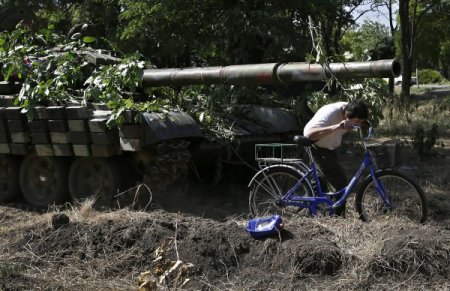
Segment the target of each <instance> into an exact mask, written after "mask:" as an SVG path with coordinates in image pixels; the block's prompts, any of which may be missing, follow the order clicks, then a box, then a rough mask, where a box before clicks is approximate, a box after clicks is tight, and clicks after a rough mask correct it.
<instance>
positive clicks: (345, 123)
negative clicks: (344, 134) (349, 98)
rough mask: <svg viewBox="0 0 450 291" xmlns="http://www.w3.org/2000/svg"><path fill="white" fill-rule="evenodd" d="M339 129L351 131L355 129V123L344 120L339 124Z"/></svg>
mask: <svg viewBox="0 0 450 291" xmlns="http://www.w3.org/2000/svg"><path fill="white" fill-rule="evenodd" d="M339 128H341V129H345V130H350V129H352V128H353V122H352V121H351V120H349V119H346V120H342V121H341V122H340V123H339Z"/></svg>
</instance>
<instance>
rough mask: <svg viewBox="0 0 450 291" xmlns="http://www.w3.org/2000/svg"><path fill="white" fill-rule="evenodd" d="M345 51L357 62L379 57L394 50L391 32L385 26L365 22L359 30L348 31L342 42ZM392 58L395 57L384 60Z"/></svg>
mask: <svg viewBox="0 0 450 291" xmlns="http://www.w3.org/2000/svg"><path fill="white" fill-rule="evenodd" d="M341 45H342V48H343V49H344V50H347V51H349V52H350V53H351V55H352V58H353V59H354V60H356V61H366V60H368V59H370V57H371V56H372V55H374V54H375V55H378V54H379V52H380V51H382V50H384V51H386V50H390V51H392V50H393V44H392V43H391V38H390V32H389V30H388V28H387V27H385V26H384V25H382V24H380V23H378V22H373V21H365V22H364V23H363V24H362V25H361V27H359V28H358V29H354V30H350V31H348V32H347V33H346V34H345V35H344V36H343V37H342V40H341ZM388 57H390V58H392V57H394V56H393V55H390V56H383V57H382V58H388Z"/></svg>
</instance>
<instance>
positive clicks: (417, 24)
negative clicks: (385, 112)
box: [399, 0, 449, 100]
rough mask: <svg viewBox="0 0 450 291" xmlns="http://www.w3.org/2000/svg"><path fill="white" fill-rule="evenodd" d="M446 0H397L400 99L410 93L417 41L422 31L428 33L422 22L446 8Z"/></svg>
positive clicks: (447, 3)
mask: <svg viewBox="0 0 450 291" xmlns="http://www.w3.org/2000/svg"><path fill="white" fill-rule="evenodd" d="M448 6H449V1H448V0H443V1H439V0H426V1H425V0H423V1H419V0H399V17H400V33H401V34H400V36H401V40H400V42H401V54H402V65H403V68H402V77H403V82H402V91H401V99H402V100H405V98H408V97H409V95H410V86H411V85H410V83H411V75H412V71H413V67H414V64H415V58H416V50H417V43H418V39H419V37H420V35H421V34H422V33H430V32H429V31H427V30H426V28H425V26H423V23H424V22H426V21H427V19H430V18H432V17H435V16H436V15H438V14H440V13H441V12H443V11H445V9H448Z"/></svg>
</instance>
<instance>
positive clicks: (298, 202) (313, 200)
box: [278, 150, 393, 215]
mask: <svg viewBox="0 0 450 291" xmlns="http://www.w3.org/2000/svg"><path fill="white" fill-rule="evenodd" d="M366 168H369V169H370V175H371V177H372V179H373V181H374V183H375V187H376V190H377V192H378V194H379V195H380V197H381V199H382V200H383V202H384V203H385V205H386V206H387V209H391V208H392V206H393V205H392V203H391V201H390V199H389V197H388V195H386V191H385V189H384V186H383V184H382V183H381V181H380V180H379V179H378V178H377V177H376V175H375V173H376V169H375V164H374V162H373V160H372V157H371V156H370V154H369V152H368V151H367V150H366V151H365V152H364V159H363V161H362V163H361V165H360V167H359V169H358V170H357V171H356V173H355V175H354V176H353V177H352V179H351V180H350V182H349V184H348V185H347V186H346V187H344V188H343V189H341V190H339V191H337V192H334V193H325V192H323V190H322V187H321V184H320V179H319V176H318V174H317V169H316V165H315V163H314V161H313V160H312V162H311V165H310V169H309V171H308V172H306V173H305V174H304V175H303V177H302V178H301V179H300V180H298V181H297V183H296V184H295V185H294V186H293V187H292V188H291V189H290V190H289V191H288V192H287V193H286V194H285V195H284V196H283V197H281V198H280V200H279V201H278V203H279V204H281V205H291V206H296V207H300V208H308V209H309V211H310V213H311V214H312V215H316V214H317V209H318V205H319V204H321V203H324V204H326V205H327V210H328V213H329V215H333V214H335V209H336V208H337V207H339V206H341V205H342V204H343V203H344V202H345V201H346V200H347V198H348V196H349V195H350V192H351V190H352V189H353V188H354V186H355V185H356V183H357V182H358V180H359V179H360V178H361V175H362V173H363V172H364V170H365V169H366ZM311 176H312V177H313V179H314V181H315V182H316V185H317V190H316V191H315V192H316V193H315V194H316V195H317V196H314V197H309V196H295V195H294V194H293V193H295V191H296V190H297V189H299V187H300V186H301V185H302V183H307V182H305V180H306V181H311ZM335 196H340V198H339V199H338V200H337V201H333V200H332V199H331V198H332V197H335Z"/></svg>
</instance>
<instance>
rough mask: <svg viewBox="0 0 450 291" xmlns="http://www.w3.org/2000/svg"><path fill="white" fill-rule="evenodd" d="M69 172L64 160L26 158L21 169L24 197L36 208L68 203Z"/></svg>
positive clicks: (21, 186) (21, 184) (57, 158)
mask: <svg viewBox="0 0 450 291" xmlns="http://www.w3.org/2000/svg"><path fill="white" fill-rule="evenodd" d="M68 172H69V167H68V163H67V161H66V160H65V159H64V158H60V157H40V156H34V155H33V156H28V157H26V158H25V160H24V161H23V162H22V166H21V167H20V188H21V190H22V193H23V197H24V198H25V200H26V201H27V202H28V203H29V204H31V206H33V207H36V208H46V207H47V206H48V205H50V204H53V203H61V202H64V201H66V200H67V198H68V191H67V176H68Z"/></svg>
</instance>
